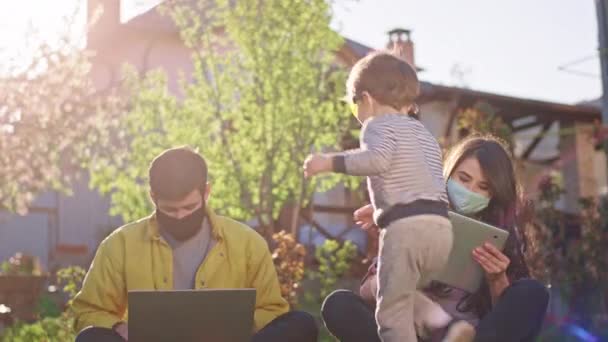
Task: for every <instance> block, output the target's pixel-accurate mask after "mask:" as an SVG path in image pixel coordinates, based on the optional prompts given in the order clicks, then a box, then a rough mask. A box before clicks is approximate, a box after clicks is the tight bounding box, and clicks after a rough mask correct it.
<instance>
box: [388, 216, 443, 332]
mask: <svg viewBox="0 0 608 342" xmlns="http://www.w3.org/2000/svg"><path fill="white" fill-rule="evenodd" d="M452 241H453V232H452V225H451V223H450V221H449V220H448V219H447V218H445V217H442V216H439V215H417V216H412V217H407V218H404V219H400V220H397V221H395V222H393V223H391V224H390V225H389V226H388V227H386V228H384V229H382V230H381V231H380V251H379V256H378V293H377V297H376V298H377V299H378V301H377V306H376V322H377V323H378V335H379V336H380V339H381V340H382V341H383V342H416V341H417V339H416V329H415V326H414V298H415V294H416V289H418V288H422V287H424V286H425V285H427V284H428V283H429V282H430V281H431V280H432V277H433V276H434V275H436V274H437V273H438V272H440V271H441V270H442V269H443V267H444V266H445V264H446V263H447V260H448V257H449V254H450V250H451V249H452Z"/></svg>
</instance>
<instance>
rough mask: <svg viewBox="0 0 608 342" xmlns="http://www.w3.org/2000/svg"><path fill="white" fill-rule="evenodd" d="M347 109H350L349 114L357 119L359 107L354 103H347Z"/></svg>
mask: <svg viewBox="0 0 608 342" xmlns="http://www.w3.org/2000/svg"><path fill="white" fill-rule="evenodd" d="M348 107H349V108H350V112H351V113H352V114H353V115H354V116H355V117H357V116H358V114H359V106H358V105H357V104H356V103H352V102H349V103H348Z"/></svg>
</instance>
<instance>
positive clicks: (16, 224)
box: [0, 0, 606, 269]
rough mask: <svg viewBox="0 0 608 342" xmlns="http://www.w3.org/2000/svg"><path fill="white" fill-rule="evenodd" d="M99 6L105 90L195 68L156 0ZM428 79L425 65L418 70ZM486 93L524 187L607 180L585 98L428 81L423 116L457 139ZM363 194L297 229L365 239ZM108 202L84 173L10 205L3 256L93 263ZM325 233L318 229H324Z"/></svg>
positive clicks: (314, 237) (319, 208)
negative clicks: (22, 206) (22, 204)
mask: <svg viewBox="0 0 608 342" xmlns="http://www.w3.org/2000/svg"><path fill="white" fill-rule="evenodd" d="M98 5H102V6H103V8H104V12H103V14H102V15H101V17H100V18H99V21H98V23H97V24H96V25H95V27H93V29H92V30H91V32H90V33H89V36H88V40H87V45H88V48H90V49H92V50H94V51H95V52H96V54H95V56H94V58H93V61H92V62H93V69H92V75H91V76H92V79H93V81H94V83H95V85H96V87H97V88H98V89H99V90H100V91H103V90H104V89H108V88H110V87H112V86H113V85H114V84H116V83H117V82H118V81H119V78H120V71H121V66H122V65H123V64H124V63H129V64H131V65H133V66H134V67H135V68H136V69H137V70H138V71H139V72H142V73H143V72H145V71H147V70H151V69H156V68H162V69H164V70H165V71H166V73H167V76H168V79H169V88H170V89H171V90H172V91H174V92H177V90H178V80H179V75H180V73H183V74H184V75H189V74H190V73H191V72H192V65H191V61H190V51H189V50H188V49H187V48H186V47H185V46H184V45H183V44H182V42H181V40H180V39H179V35H178V31H177V28H176V27H175V25H174V24H173V23H172V21H171V20H170V19H169V18H167V17H164V16H162V15H160V14H159V13H158V11H157V8H156V6H152V7H151V8H149V9H148V10H146V11H145V12H144V13H141V14H139V15H136V16H134V17H132V18H129V19H128V20H125V21H124V22H121V19H120V18H121V11H120V8H121V1H120V0H89V3H88V8H89V11H90V12H92V11H91V10H92V9H95V8H97V6H98ZM410 34H411V33H410V32H409V31H407V30H393V31H391V32H390V40H389V42H388V44H389V46H391V47H392V46H393V45H394V44H397V45H399V46H400V51H401V53H403V57H404V58H406V59H407V60H408V61H409V62H410V63H411V64H412V65H416V64H415V60H414V57H415V51H414V43H413V41H412V40H411V37H410ZM370 51H372V49H371V48H370V47H367V46H364V45H362V44H360V43H357V42H355V41H353V40H350V39H345V43H344V46H343V47H342V49H341V50H340V51H338V52H337V54H336V62H337V63H339V64H341V65H343V66H344V67H350V66H352V65H353V64H354V63H355V62H356V61H357V60H358V59H359V58H361V57H363V56H365V55H366V54H367V53H369V52H370ZM421 78H422V79H424V73H422V74H421ZM479 101H483V102H484V103H488V104H490V105H491V106H492V107H493V108H495V109H496V112H497V115H499V116H501V117H502V118H503V120H504V121H505V122H506V123H507V124H508V125H510V127H512V129H513V131H514V132H515V135H514V137H515V138H514V140H515V149H514V150H515V154H516V155H517V156H518V157H520V158H521V159H522V160H523V162H522V165H521V170H522V172H523V174H524V176H525V189H526V190H529V191H533V189H534V185H535V181H536V180H537V179H538V176H539V175H541V174H542V172H544V171H545V170H547V169H548V167H552V168H555V169H556V170H558V171H560V172H562V173H563V175H564V179H565V186H566V189H567V190H568V195H567V196H566V197H565V198H564V200H563V201H562V202H563V203H561V204H560V205H561V206H562V207H563V209H564V210H566V211H572V212H575V211H576V210H577V199H578V197H580V196H595V195H597V194H598V191H599V190H598V189H603V188H605V187H606V170H605V165H606V160H605V157H604V154H603V153H600V152H598V151H596V150H595V149H594V142H593V133H594V125H595V122H596V120H599V118H600V112H599V110H598V109H597V108H596V107H593V106H588V105H567V104H559V103H551V102H545V101H536V100H530V99H523V98H517V97H510V96H504V95H499V94H493V93H487V92H480V91H475V90H471V89H465V88H459V87H450V86H444V85H440V84H432V83H428V82H422V93H421V96H420V103H419V104H420V106H421V113H422V114H421V120H422V121H423V122H424V124H425V125H426V126H427V127H428V128H429V130H430V131H431V132H432V133H433V134H434V135H435V136H436V137H438V138H441V139H443V140H444V141H447V142H449V141H453V140H455V139H456V135H457V129H456V121H457V116H458V113H459V112H460V111H461V110H462V109H466V108H468V107H470V106H473V105H474V104H475V103H477V102H479ZM358 204H359V203H357V201H356V200H355V196H352V194H351V193H350V192H349V191H346V190H345V189H343V188H342V187H340V186H338V187H336V188H335V189H333V190H331V191H329V192H327V193H323V194H317V195H316V196H315V201H314V209H315V211H314V217H313V218H312V220H309V221H308V222H307V223H306V224H305V225H304V226H303V227H302V229H301V230H300V234H299V236H300V239H301V240H302V241H303V242H305V243H319V242H320V241H322V240H323V239H324V238H325V237H329V236H334V237H338V238H347V239H352V240H355V241H357V242H358V243H359V244H360V245H361V247H364V244H365V234H364V233H363V232H361V231H359V230H358V229H354V228H355V227H354V223H353V222H352V219H351V216H352V211H353V209H354V208H356V206H357V205H358ZM108 208H109V202H108V200H107V199H106V198H103V197H102V196H100V195H99V194H98V193H97V192H96V191H93V190H90V189H89V188H88V186H87V179H83V180H82V181H80V182H79V183H78V184H75V185H74V195H73V196H64V195H62V194H58V193H55V192H49V193H45V194H43V195H41V196H40V198H38V199H37V200H36V201H35V202H34V204H33V206H32V208H31V211H30V213H29V214H28V215H26V216H24V217H17V216H14V215H9V214H7V213H5V214H3V215H2V216H1V217H0V260H3V259H6V258H7V257H9V256H10V255H12V254H14V253H15V252H18V251H23V252H25V253H29V254H33V255H36V256H38V257H40V259H41V261H42V264H43V265H44V266H45V267H46V268H49V269H52V268H55V267H57V266H59V265H63V264H67V263H80V264H86V263H87V262H88V261H89V260H90V258H91V257H92V253H94V251H95V249H96V247H97V245H98V243H99V242H100V240H101V238H102V237H103V236H105V235H106V234H107V232H108V231H109V230H111V229H113V228H115V227H117V226H119V225H120V224H121V222H120V219H119V218H115V217H110V216H109V214H108ZM320 232H321V233H320Z"/></svg>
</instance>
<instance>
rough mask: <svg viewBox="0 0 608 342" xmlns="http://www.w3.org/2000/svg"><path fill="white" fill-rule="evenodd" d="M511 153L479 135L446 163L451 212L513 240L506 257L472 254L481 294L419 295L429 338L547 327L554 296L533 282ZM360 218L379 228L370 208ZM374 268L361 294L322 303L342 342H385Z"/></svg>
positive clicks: (445, 291) (515, 333) (477, 337)
mask: <svg viewBox="0 0 608 342" xmlns="http://www.w3.org/2000/svg"><path fill="white" fill-rule="evenodd" d="M507 151H508V150H507V149H506V148H505V147H504V144H503V143H502V142H501V141H499V140H498V139H497V138H494V137H490V136H485V137H480V136H472V137H469V138H466V139H464V140H463V141H461V142H460V143H459V144H457V145H456V146H454V147H453V148H452V149H451V150H450V151H449V153H448V155H447V157H446V159H445V163H444V176H445V178H446V179H447V180H448V181H447V190H448V196H449V199H450V205H451V209H452V210H454V211H456V212H458V213H460V214H463V215H467V216H469V217H472V218H475V219H478V220H480V221H483V222H486V223H489V224H492V225H494V226H497V227H500V228H502V229H505V230H507V231H508V232H509V233H510V235H509V239H508V240H507V243H506V245H505V248H504V250H503V251H502V252H501V251H499V250H498V249H496V248H494V247H493V246H492V245H490V244H484V245H482V246H479V247H478V248H476V249H474V250H473V253H472V257H473V259H474V260H475V261H477V262H478V263H479V265H480V266H481V267H482V269H483V270H484V273H485V277H484V278H485V279H484V281H483V283H482V286H481V287H480V289H479V290H478V291H477V292H475V293H465V292H464V291H461V290H458V289H455V288H451V287H449V286H447V285H444V284H440V283H436V282H434V283H432V284H431V285H430V286H429V287H428V288H425V289H424V290H422V292H420V293H418V294H417V298H416V301H415V304H414V307H415V309H414V310H415V311H414V315H415V316H416V328H417V332H418V335H419V337H421V338H423V339H424V340H432V341H435V340H442V339H443V340H444V341H472V340H473V338H474V341H493V342H500V341H508V342H516V341H533V340H534V337H535V336H536V335H537V334H538V332H539V330H540V328H541V326H542V322H543V318H544V314H545V311H546V308H547V303H548V300H549V295H548V292H547V290H546V289H545V287H544V286H543V285H542V284H541V283H540V282H538V281H536V280H533V279H529V272H528V268H527V266H526V262H525V260H524V256H523V252H524V250H525V248H526V241H525V235H524V234H523V231H522V228H523V227H525V226H526V225H527V224H528V222H524V221H525V219H524V220H521V219H518V218H523V217H530V215H529V213H530V208H531V206H530V205H529V203H526V202H524V201H523V200H522V195H521V191H520V188H519V185H518V182H517V177H516V175H515V169H514V166H513V161H512V159H511V157H510V154H509V153H508V152H507ZM354 217H355V221H357V223H359V224H360V225H361V226H362V228H363V229H377V227H375V226H374V224H373V221H372V218H371V208H370V207H369V206H365V207H362V208H360V209H359V210H357V211H356V212H355V214H354ZM375 268H376V265H375V263H374V264H372V266H371V267H370V269H369V271H368V274H367V275H366V276H365V278H364V279H363V281H362V285H361V289H360V296H358V295H356V294H354V293H353V292H351V291H347V290H337V291H335V292H333V293H332V294H330V295H329V296H328V297H327V298H326V299H325V302H324V303H323V307H322V309H321V314H322V317H323V320H324V321H325V325H326V326H327V328H328V330H329V331H330V332H331V333H332V334H333V335H334V336H336V337H337V338H338V339H339V340H340V341H343V342H354V341H362V342H367V341H370V342H371V341H380V339H379V338H378V334H377V327H376V322H375V319H374V306H375V289H376V286H377V285H376V284H377V276H376V274H375V272H376V270H375ZM467 329H468V330H470V332H468V333H467V331H466V330H467ZM458 330H460V331H458ZM455 331H456V332H455ZM406 342H409V341H406Z"/></svg>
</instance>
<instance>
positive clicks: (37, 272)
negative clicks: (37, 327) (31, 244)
mask: <svg viewBox="0 0 608 342" xmlns="http://www.w3.org/2000/svg"><path fill="white" fill-rule="evenodd" d="M47 278H48V277H47V275H46V274H44V273H43V272H42V270H41V267H40V262H39V260H38V258H36V257H33V256H30V255H25V254H23V253H17V254H15V255H14V256H12V257H11V258H10V259H9V260H7V261H4V262H2V264H0V304H3V305H5V306H7V307H9V308H10V310H11V315H12V316H13V318H14V319H17V320H21V321H33V320H35V319H36V318H37V317H36V306H37V304H38V300H39V297H40V295H41V293H42V290H43V288H44V284H45V282H46V280H47Z"/></svg>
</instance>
